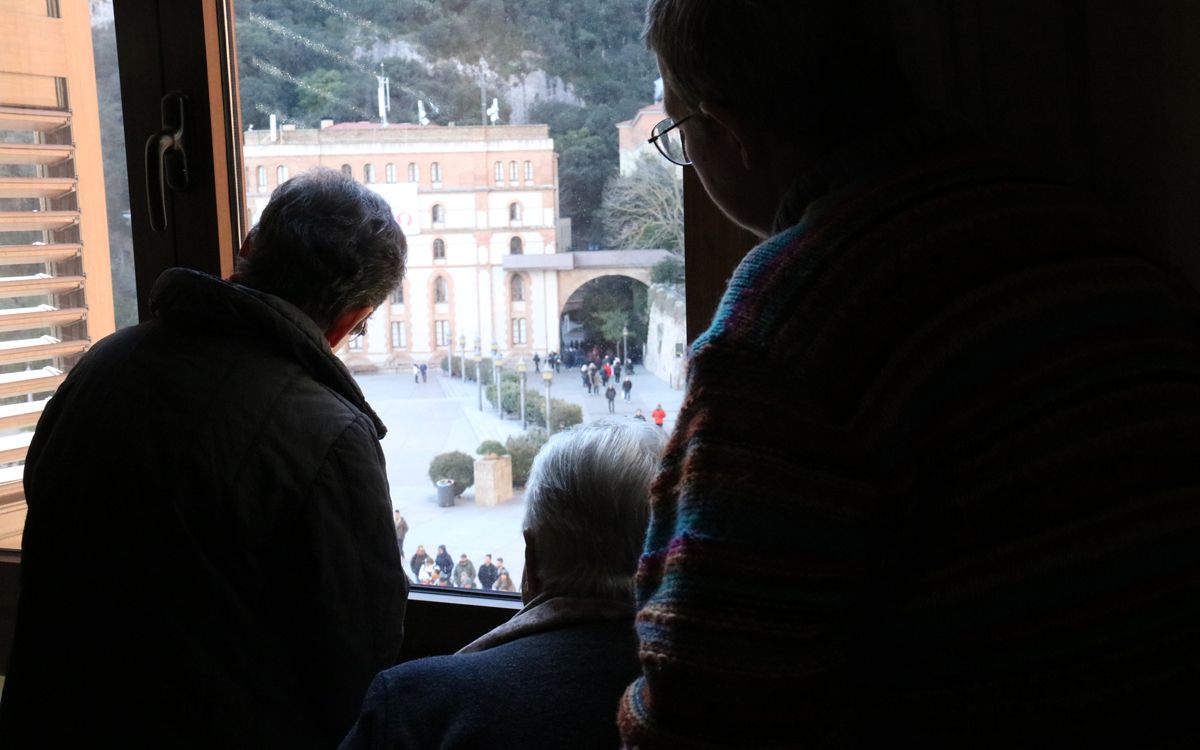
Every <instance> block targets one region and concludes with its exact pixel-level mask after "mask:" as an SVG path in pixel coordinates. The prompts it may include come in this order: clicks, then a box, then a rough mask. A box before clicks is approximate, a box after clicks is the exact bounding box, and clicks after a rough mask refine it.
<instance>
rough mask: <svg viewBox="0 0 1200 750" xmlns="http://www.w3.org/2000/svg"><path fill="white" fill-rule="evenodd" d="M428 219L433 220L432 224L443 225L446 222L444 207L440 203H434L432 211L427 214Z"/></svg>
mask: <svg viewBox="0 0 1200 750" xmlns="http://www.w3.org/2000/svg"><path fill="white" fill-rule="evenodd" d="M429 217H430V218H431V219H433V223H434V224H443V223H445V221H446V207H445V206H443V205H442V204H440V203H436V204H434V206H433V209H432V210H430V212H429Z"/></svg>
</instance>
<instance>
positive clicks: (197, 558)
mask: <svg viewBox="0 0 1200 750" xmlns="http://www.w3.org/2000/svg"><path fill="white" fill-rule="evenodd" d="M405 250H406V243H405V239H404V235H403V233H402V232H401V230H400V227H399V226H398V225H397V224H396V221H395V219H394V218H393V217H392V209H391V208H390V207H389V206H388V204H387V202H386V201H385V200H384V199H383V198H382V197H380V196H379V195H378V194H377V193H374V192H372V191H370V190H367V189H366V188H364V187H363V186H362V185H360V184H358V183H356V182H355V181H354V180H353V179H350V178H348V177H344V176H342V175H341V174H340V173H339V172H334V171H331V170H314V171H312V172H307V173H305V174H302V175H299V176H297V177H294V178H292V179H291V180H288V181H287V182H284V183H283V184H282V185H280V186H279V187H278V188H276V190H275V192H274V193H273V194H272V196H271V200H270V202H269V203H268V204H267V206H266V208H265V209H264V210H263V213H262V218H261V219H260V221H259V223H258V224H257V226H256V227H255V228H254V229H253V230H252V231H251V233H250V236H249V238H248V239H247V241H246V244H245V245H244V246H243V249H242V257H241V258H240V260H239V265H238V271H237V274H236V275H235V276H234V278H233V279H232V280H228V281H227V280H222V279H219V278H215V277H212V276H209V275H207V274H204V273H201V272H199V271H194V270H190V269H186V268H173V269H170V270H168V271H166V272H164V273H163V274H162V275H161V276H160V277H159V279H158V281H157V283H156V284H155V285H154V288H153V290H152V292H151V296H150V310H151V313H152V318H151V319H150V320H147V321H146V322H143V323H142V324H141V325H138V326H135V327H132V328H126V329H123V330H121V331H118V332H117V333H114V334H112V335H111V336H109V337H107V338H105V339H103V340H102V341H99V342H97V343H96V344H95V345H94V346H93V347H92V348H91V349H90V350H89V351H88V352H87V353H86V354H85V355H84V356H83V357H82V358H81V359H80V361H79V362H78V364H76V365H75V366H74V367H73V368H72V369H71V372H70V373H69V374H68V376H67V378H66V381H65V382H64V383H63V385H62V387H61V388H60V389H59V390H58V392H57V393H56V394H55V396H54V398H53V400H52V401H51V402H50V403H49V405H47V407H46V410H45V412H44V414H43V415H42V418H41V421H40V422H39V423H38V426H37V431H36V433H35V434H34V438H33V443H32V444H31V446H30V448H29V455H28V458H27V460H26V463H25V493H26V497H27V498H28V503H29V516H28V525H27V526H26V531H25V538H24V541H25V549H24V557H23V559H22V565H21V567H22V570H21V574H22V580H21V599H20V603H19V606H18V611H17V622H16V636H15V639H14V643H13V650H12V658H11V660H10V662H9V670H8V674H7V679H6V681H5V685H4V697H3V701H0V745H2V746H4V747H6V748H10V747H11V748H21V747H82V746H93V745H94V746H102V747H208V748H231V747H288V748H330V747H335V746H336V745H337V743H338V741H339V740H340V739H341V737H342V736H343V735H344V734H345V733H346V731H348V730H349V728H350V726H351V725H352V724H353V722H354V717H355V715H356V710H357V707H358V704H359V703H360V702H361V700H362V697H363V694H364V693H365V692H366V689H367V686H368V684H369V683H370V681H371V679H372V677H373V676H374V675H375V673H376V672H378V671H379V670H381V669H383V668H385V667H387V666H390V665H392V664H394V663H396V661H397V659H398V658H399V653H400V643H401V639H402V636H403V633H404V627H403V626H404V611H405V605H406V600H407V595H408V578H407V576H406V575H405V573H404V570H403V568H402V567H401V562H400V559H401V558H400V547H401V546H402V544H403V531H404V528H406V527H404V524H403V519H401V518H400V517H399V514H397V515H396V518H395V520H394V521H393V520H392V518H391V516H392V514H391V513H389V512H388V511H389V510H391V509H392V502H391V499H390V497H389V493H388V477H387V471H386V467H385V466H384V458H383V451H382V450H381V448H380V440H381V439H382V438H383V436H384V434H385V432H386V431H385V428H384V425H383V423H382V422H381V421H380V420H379V417H378V416H377V415H376V414H375V412H374V411H373V410H372V409H371V407H370V405H368V404H367V402H366V400H365V399H364V398H363V394H362V391H361V390H359V388H358V386H357V385H356V384H355V382H354V378H353V377H351V375H350V372H349V371H348V370H347V369H346V367H345V366H344V365H343V364H342V362H341V361H340V360H339V359H338V358H337V357H336V356H335V354H334V350H335V349H336V348H337V347H338V346H339V345H340V343H341V342H342V341H343V340H345V338H346V336H347V335H348V333H349V331H351V330H352V329H354V328H355V327H356V326H358V325H359V324H360V322H361V321H363V320H365V319H366V317H367V316H368V315H369V314H370V312H371V310H372V309H374V308H375V307H376V306H377V305H379V304H380V303H382V302H383V301H384V300H385V299H386V298H387V297H388V295H389V294H391V292H392V290H393V289H395V288H396V286H397V284H399V282H400V279H401V277H402V275H403V271H404V259H405ZM402 527H404V528H402ZM100 559H103V560H104V564H102V565H100V564H97V560H100Z"/></svg>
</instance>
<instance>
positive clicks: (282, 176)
mask: <svg viewBox="0 0 1200 750" xmlns="http://www.w3.org/2000/svg"><path fill="white" fill-rule="evenodd" d="M287 178H288V168H287V167H286V166H284V165H282V164H280V165H279V166H278V167H275V184H276V185H282V184H283V183H285V182H287Z"/></svg>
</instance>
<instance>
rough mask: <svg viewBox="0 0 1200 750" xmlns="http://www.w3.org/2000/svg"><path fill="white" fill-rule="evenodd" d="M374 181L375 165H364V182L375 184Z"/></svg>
mask: <svg viewBox="0 0 1200 750" xmlns="http://www.w3.org/2000/svg"><path fill="white" fill-rule="evenodd" d="M374 181H375V165H374V164H364V165H363V182H374Z"/></svg>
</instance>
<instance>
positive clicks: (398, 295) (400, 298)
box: [392, 284, 404, 305]
mask: <svg viewBox="0 0 1200 750" xmlns="http://www.w3.org/2000/svg"><path fill="white" fill-rule="evenodd" d="M392 304H393V305H403V304H404V284H401V285H400V286H398V287H396V288H395V289H393V290H392Z"/></svg>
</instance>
